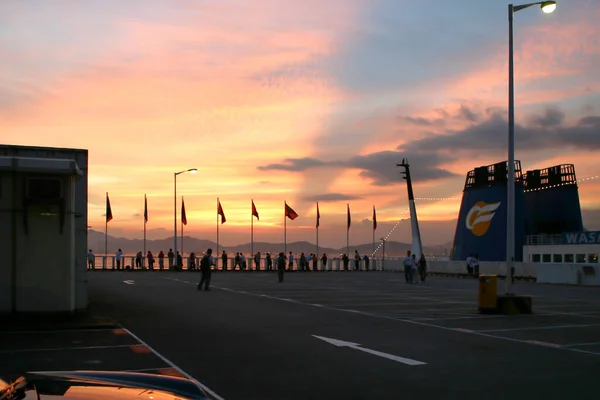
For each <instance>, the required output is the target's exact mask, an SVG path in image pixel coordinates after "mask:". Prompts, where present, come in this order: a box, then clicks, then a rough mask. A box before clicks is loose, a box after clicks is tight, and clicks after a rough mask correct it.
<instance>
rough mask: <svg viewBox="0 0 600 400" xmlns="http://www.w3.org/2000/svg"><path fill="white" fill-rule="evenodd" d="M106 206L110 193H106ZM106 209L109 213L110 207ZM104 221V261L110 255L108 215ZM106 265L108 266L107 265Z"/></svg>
mask: <svg viewBox="0 0 600 400" xmlns="http://www.w3.org/2000/svg"><path fill="white" fill-rule="evenodd" d="M106 204H108V192H106ZM106 209H107V211H108V207H106ZM104 221H105V223H104V256H105V257H104V259H105V260H106V256H107V255H108V213H107V214H106V218H104ZM105 263H106V261H105ZM104 265H105V266H106V264H104Z"/></svg>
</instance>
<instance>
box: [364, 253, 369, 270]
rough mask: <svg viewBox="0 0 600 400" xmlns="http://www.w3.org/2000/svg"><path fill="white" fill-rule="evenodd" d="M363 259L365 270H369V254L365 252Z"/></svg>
mask: <svg viewBox="0 0 600 400" xmlns="http://www.w3.org/2000/svg"><path fill="white" fill-rule="evenodd" d="M363 260H364V261H365V271H368V270H369V261H371V260H369V256H368V255H366V254H365V256H364V257H363Z"/></svg>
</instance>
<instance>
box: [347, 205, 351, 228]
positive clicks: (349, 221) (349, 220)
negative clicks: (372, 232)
mask: <svg viewBox="0 0 600 400" xmlns="http://www.w3.org/2000/svg"><path fill="white" fill-rule="evenodd" d="M347 206H348V228H347V229H350V223H351V219H350V204H347Z"/></svg>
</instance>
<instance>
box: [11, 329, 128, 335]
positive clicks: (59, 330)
mask: <svg viewBox="0 0 600 400" xmlns="http://www.w3.org/2000/svg"><path fill="white" fill-rule="evenodd" d="M115 329H118V328H100V329H94V328H90V329H49V330H44V331H3V332H0V335H30V334H47V333H69V332H105V331H114V330H115Z"/></svg>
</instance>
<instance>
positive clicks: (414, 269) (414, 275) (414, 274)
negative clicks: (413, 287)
mask: <svg viewBox="0 0 600 400" xmlns="http://www.w3.org/2000/svg"><path fill="white" fill-rule="evenodd" d="M411 259H412V269H411V274H412V281H413V283H419V273H418V271H419V262H418V261H417V255H416V254H414V253H413V255H412V257H411Z"/></svg>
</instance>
